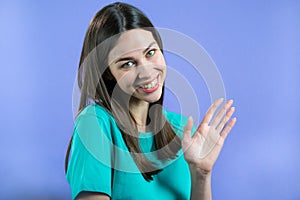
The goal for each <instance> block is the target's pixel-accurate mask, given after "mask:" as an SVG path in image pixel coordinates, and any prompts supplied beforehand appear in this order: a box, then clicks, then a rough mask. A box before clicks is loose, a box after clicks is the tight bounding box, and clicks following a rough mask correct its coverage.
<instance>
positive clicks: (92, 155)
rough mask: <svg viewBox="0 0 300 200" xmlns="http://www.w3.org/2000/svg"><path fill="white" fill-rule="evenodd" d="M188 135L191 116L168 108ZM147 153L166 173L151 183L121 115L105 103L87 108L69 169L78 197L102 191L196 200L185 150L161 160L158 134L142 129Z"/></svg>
mask: <svg viewBox="0 0 300 200" xmlns="http://www.w3.org/2000/svg"><path fill="white" fill-rule="evenodd" d="M164 114H165V116H166V118H167V120H168V121H169V122H170V124H171V125H172V127H173V128H174V131H175V132H176V134H178V136H179V137H180V138H182V134H183V130H184V126H185V124H186V123H187V118H186V117H183V116H182V115H179V114H176V113H173V112H168V111H165V110H164ZM140 146H141V149H142V151H143V152H144V154H145V155H146V156H147V157H148V158H149V159H150V160H154V161H157V163H158V164H159V165H160V167H162V169H163V171H161V172H160V173H158V174H157V175H154V176H153V179H154V180H153V181H150V182H147V181H146V180H145V179H144V177H143V176H142V174H141V173H140V171H139V169H138V168H137V166H136V164H135V162H134V160H133V158H132V157H131V155H130V154H129V152H128V149H127V147H126V145H125V142H124V140H123V138H122V135H121V132H120V129H119V128H118V126H117V124H116V121H115V119H114V118H113V116H112V115H110V114H109V113H108V112H107V111H106V110H105V109H104V108H103V107H101V106H99V105H96V104H93V105H89V106H87V107H86V108H85V109H84V110H83V111H82V112H81V113H80V114H79V116H78V117H77V118H76V120H75V127H74V133H73V141H72V147H71V156H70V160H69V165H68V171H67V180H68V182H69V184H70V186H71V190H72V198H73V199H75V197H76V196H77V195H78V194H79V193H80V192H82V191H90V192H101V193H105V194H107V195H109V196H110V197H111V199H143V200H148V199H149V200H155V199H164V200H171V199H190V190H191V178H190V172H189V168H188V164H187V163H186V161H185V160H184V157H183V153H182V150H180V151H179V152H178V157H177V158H175V159H173V160H170V161H168V162H164V163H162V162H159V161H158V160H157V159H156V160H155V154H153V152H152V150H153V148H154V141H153V136H152V134H151V133H140Z"/></svg>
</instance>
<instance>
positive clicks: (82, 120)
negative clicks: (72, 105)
mask: <svg viewBox="0 0 300 200" xmlns="http://www.w3.org/2000/svg"><path fill="white" fill-rule="evenodd" d="M114 125H115V120H114V118H113V116H112V115H111V114H110V113H109V112H108V111H107V110H106V109H105V108H104V107H102V106H100V105H98V104H90V105H88V106H86V107H85V108H84V109H83V110H82V111H81V112H80V113H79V115H78V116H77V117H76V119H75V122H74V131H75V132H77V133H78V134H79V135H80V136H82V135H86V136H87V137H88V138H91V135H93V134H94V135H95V136H97V135H99V134H98V133H101V132H102V133H104V134H106V135H108V136H109V137H111V136H110V134H109V133H110V132H111V127H112V126H114Z"/></svg>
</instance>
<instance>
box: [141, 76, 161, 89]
mask: <svg viewBox="0 0 300 200" xmlns="http://www.w3.org/2000/svg"><path fill="white" fill-rule="evenodd" d="M155 79H157V82H158V75H157V76H156V77H155V78H153V79H151V80H149V81H144V82H142V83H139V84H137V87H139V88H141V85H148V84H149V83H152V82H153V81H154V80H155Z"/></svg>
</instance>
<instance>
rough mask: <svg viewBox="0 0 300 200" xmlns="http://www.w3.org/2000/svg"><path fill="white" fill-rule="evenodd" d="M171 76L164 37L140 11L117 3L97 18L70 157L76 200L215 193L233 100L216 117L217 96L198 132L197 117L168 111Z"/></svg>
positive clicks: (82, 73)
mask: <svg viewBox="0 0 300 200" xmlns="http://www.w3.org/2000/svg"><path fill="white" fill-rule="evenodd" d="M165 77H166V63H165V59H164V55H163V47H162V41H161V38H160V36H159V33H158V32H157V30H156V29H155V28H154V27H153V25H152V23H151V22H150V20H149V19H148V18H147V17H146V16H145V15H144V14H143V13H142V12H141V11H140V10H139V9H137V8H135V7H133V6H131V5H128V4H125V3H114V4H111V5H108V6H106V7H104V8H103V9H101V10H100V11H99V12H98V13H97V14H96V15H95V16H94V18H93V19H92V21H91V23H90V25H89V27H88V30H87V33H86V36H85V40H84V44H83V49H82V53H81V58H80V64H79V72H78V85H79V88H80V90H81V97H80V106H79V112H78V115H77V117H76V120H75V128H74V133H73V137H72V140H71V142H70V145H69V149H68V153H67V157H66V172H67V180H68V182H69V183H70V186H71V190H72V198H73V199H99V200H101V199H144V200H145V199H166V200H167V199H211V198H212V194H211V183H210V181H211V174H212V168H213V165H214V163H215V161H216V159H217V158H218V155H219V153H220V151H221V149H222V146H223V143H224V140H225V138H226V136H227V135H228V133H229V132H230V130H231V128H232V127H233V126H234V123H235V121H236V119H235V118H233V119H231V120H230V118H231V116H232V115H233V112H234V107H232V103H233V102H232V100H230V101H228V102H226V103H225V104H224V105H223V106H222V109H220V111H219V112H218V113H216V115H215V111H216V109H217V108H218V107H219V106H220V105H221V103H222V101H223V100H222V99H219V100H217V101H216V102H214V103H213V104H212V106H211V107H210V108H209V110H208V112H207V113H206V115H205V116H204V118H203V120H202V123H201V124H200V125H199V127H198V128H197V129H196V130H195V129H193V119H192V118H191V117H190V118H188V119H187V118H186V117H183V116H182V115H180V114H176V113H172V112H168V111H166V110H165V109H163V107H162V105H163V96H164V81H165ZM213 116H214V117H213ZM70 152H71V153H70ZM69 153H70V159H69V160H68V158H69Z"/></svg>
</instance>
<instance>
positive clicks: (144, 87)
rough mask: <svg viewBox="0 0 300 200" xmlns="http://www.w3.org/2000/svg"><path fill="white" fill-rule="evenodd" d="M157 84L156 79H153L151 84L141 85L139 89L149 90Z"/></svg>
mask: <svg viewBox="0 0 300 200" xmlns="http://www.w3.org/2000/svg"><path fill="white" fill-rule="evenodd" d="M156 84H157V78H156V79H154V80H153V81H152V82H151V83H149V84H146V85H141V86H140V87H141V88H143V89H150V88H153V87H154V86H155V85H156Z"/></svg>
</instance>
